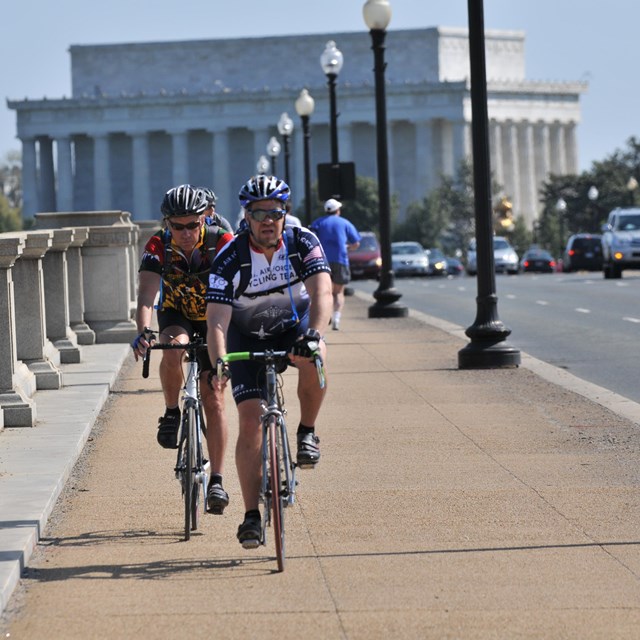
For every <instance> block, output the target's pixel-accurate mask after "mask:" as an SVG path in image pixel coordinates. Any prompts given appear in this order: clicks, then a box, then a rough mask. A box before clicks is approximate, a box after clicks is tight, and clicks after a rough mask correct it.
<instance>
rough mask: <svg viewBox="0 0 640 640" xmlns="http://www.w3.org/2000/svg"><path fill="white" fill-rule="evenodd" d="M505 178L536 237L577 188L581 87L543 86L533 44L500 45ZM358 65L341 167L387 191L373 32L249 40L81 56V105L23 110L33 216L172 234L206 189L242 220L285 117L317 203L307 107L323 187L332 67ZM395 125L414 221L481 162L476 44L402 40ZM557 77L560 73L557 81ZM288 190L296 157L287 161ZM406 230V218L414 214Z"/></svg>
mask: <svg viewBox="0 0 640 640" xmlns="http://www.w3.org/2000/svg"><path fill="white" fill-rule="evenodd" d="M485 35H486V48H487V56H486V60H487V84H488V86H487V90H488V100H489V104H488V111H489V119H490V136H491V138H490V147H491V165H492V171H493V173H494V176H495V179H496V180H497V181H498V182H499V183H501V184H503V185H504V187H505V194H506V195H508V196H509V197H510V198H511V199H512V200H513V205H514V212H515V213H516V215H524V216H525V219H526V220H527V222H528V223H529V224H531V222H532V221H533V220H534V219H535V218H536V216H537V212H538V203H537V190H538V187H539V185H540V183H541V181H543V180H544V179H545V178H546V177H547V175H548V174H549V172H554V173H565V172H577V170H578V164H577V140H576V138H577V135H576V129H577V125H578V123H579V121H580V103H579V100H580V95H581V93H582V92H584V91H585V90H586V84H585V83H581V82H574V81H571V82H545V81H534V80H528V79H527V78H526V75H525V52H524V49H525V35H524V33H523V32H521V31H492V30H487V32H486V34H485ZM328 40H335V42H336V44H337V46H338V48H339V49H340V50H341V51H342V52H343V54H344V67H343V69H342V71H341V73H340V75H339V77H338V84H337V100H338V111H339V117H338V140H339V146H338V148H339V159H340V161H353V162H355V164H356V171H357V173H358V174H359V175H365V176H372V177H375V176H376V166H375V163H376V160H375V158H376V154H375V144H376V137H375V99H374V86H373V80H374V78H373V72H372V67H373V54H372V51H371V48H370V47H371V39H370V36H369V33H368V32H366V31H363V32H358V33H331V34H314V35H300V36H282V37H268V38H248V39H220V40H200V41H186V42H154V43H134V44H106V45H89V46H84V45H83V46H75V45H74V46H71V48H70V54H71V80H72V96H71V97H62V98H56V99H51V98H43V99H25V100H9V101H8V104H9V107H10V108H11V109H14V110H15V111H16V113H17V129H18V131H17V133H18V137H19V138H20V140H21V141H22V148H23V186H24V215H25V216H26V217H28V216H32V215H34V214H35V213H37V212H44V211H90V210H114V209H115V210H125V211H130V212H131V214H132V217H133V220H147V219H152V218H158V217H159V215H160V213H159V204H160V201H161V199H162V196H163V194H164V192H165V191H166V190H167V189H168V188H170V187H171V186H174V185H176V184H180V183H183V182H191V183H193V184H197V185H202V186H205V185H206V186H210V187H212V188H213V189H214V190H215V191H216V193H217V194H218V198H219V203H218V210H219V211H221V212H222V213H224V214H226V215H228V217H229V218H230V219H234V218H235V215H236V213H237V212H238V204H237V198H236V194H237V191H238V188H239V187H240V185H241V184H242V183H243V182H244V180H246V178H248V177H249V176H250V175H252V174H253V173H255V172H256V162H257V160H258V158H259V157H260V156H261V155H266V145H267V142H268V140H269V138H270V137H271V136H273V135H275V136H277V135H278V134H277V129H276V124H277V121H278V119H279V117H280V114H281V113H282V112H285V111H286V112H288V113H289V115H290V116H291V117H292V119H293V120H294V123H295V130H294V132H293V135H292V137H291V139H290V145H289V147H290V167H291V177H290V181H291V183H292V185H291V186H292V188H293V193H294V204H297V203H299V202H300V200H301V199H302V198H303V195H304V189H303V184H304V182H303V180H304V176H303V164H302V157H303V137H302V130H301V126H300V120H299V118H298V117H297V115H296V113H295V108H294V102H295V100H296V98H297V97H298V95H299V93H300V90H301V89H302V88H303V87H306V88H307V89H308V90H309V92H310V94H311V95H312V96H313V98H314V99H315V102H316V108H315V111H314V113H313V115H312V116H311V120H310V122H311V161H312V172H313V178H312V179H313V180H315V179H316V171H315V166H316V164H317V163H321V162H329V161H330V135H329V93H328V87H327V82H326V77H325V76H324V74H323V72H322V69H321V67H320V63H319V58H320V54H321V53H322V51H323V50H324V47H325V44H326V42H327V41H328ZM386 59H387V63H388V64H387V72H386V78H387V83H388V85H387V119H388V126H389V135H388V137H389V154H390V159H389V168H390V180H391V189H392V192H394V193H396V194H397V195H398V198H399V201H400V203H401V207H402V212H404V210H405V208H406V206H407V205H408V204H409V203H410V202H412V201H415V200H419V199H421V198H422V197H423V196H424V195H425V194H426V193H427V192H428V191H429V190H430V189H431V188H433V187H434V186H436V185H437V184H438V181H439V179H440V176H441V175H442V174H451V173H453V172H454V170H455V167H456V166H457V164H458V163H459V161H460V160H461V159H463V158H465V157H470V156H471V100H470V83H469V47H468V32H467V30H466V29H457V28H429V29H415V30H399V31H394V30H390V31H389V32H388V36H387V53H386ZM549 73H550V74H552V73H553V69H550V70H549ZM277 168H278V171H277V172H278V173H279V174H280V175H283V171H282V168H283V157H282V154H281V155H280V157H279V158H278V167H277ZM401 215H402V213H401Z"/></svg>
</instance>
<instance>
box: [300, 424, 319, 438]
mask: <svg viewBox="0 0 640 640" xmlns="http://www.w3.org/2000/svg"><path fill="white" fill-rule="evenodd" d="M315 431H316V428H315V427H307V426H306V425H304V424H302V422H301V423H300V424H299V425H298V433H299V434H301V435H303V436H306V435H307V434H308V433H315Z"/></svg>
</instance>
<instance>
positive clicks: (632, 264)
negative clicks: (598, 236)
mask: <svg viewBox="0 0 640 640" xmlns="http://www.w3.org/2000/svg"><path fill="white" fill-rule="evenodd" d="M623 269H640V209H638V208H635V209H614V210H613V211H612V212H611V213H610V214H609V218H608V219H607V223H606V224H605V225H604V226H603V227H602V271H603V273H604V277H605V278H607V279H609V278H621V277H622V270H623Z"/></svg>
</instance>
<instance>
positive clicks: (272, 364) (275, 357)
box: [217, 350, 325, 571]
mask: <svg viewBox="0 0 640 640" xmlns="http://www.w3.org/2000/svg"><path fill="white" fill-rule="evenodd" d="M240 360H256V361H259V362H261V363H262V364H264V366H265V377H266V397H265V399H264V400H263V403H262V415H261V417H260V421H261V425H262V479H261V484H260V501H261V502H262V503H263V504H264V510H263V513H262V536H261V540H260V542H261V544H262V545H266V542H267V527H269V526H272V527H273V531H274V538H275V546H276V559H277V562H278V571H284V563H285V536H284V508H286V507H288V506H289V505H292V504H294V502H295V495H296V486H297V484H298V481H297V480H296V468H297V464H296V463H294V462H293V459H292V458H291V449H290V446H289V438H288V435H287V427H286V421H285V415H286V410H285V408H284V398H283V396H282V393H281V389H280V384H279V378H278V376H279V374H278V364H280V363H282V362H287V363H288V362H289V359H288V352H287V351H273V350H266V351H262V352H257V351H256V352H250V351H245V352H235V353H228V354H226V355H225V356H223V357H222V358H220V359H219V360H218V362H217V373H218V378H221V377H222V375H223V368H224V364H225V363H229V362H236V361H240ZM314 360H315V363H316V370H317V372H318V381H319V384H320V386H321V388H322V387H324V383H325V379H324V367H323V364H322V358H321V357H320V354H319V351H317V350H316V351H315V353H314Z"/></svg>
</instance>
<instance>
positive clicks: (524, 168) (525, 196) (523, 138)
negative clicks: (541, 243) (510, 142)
mask: <svg viewBox="0 0 640 640" xmlns="http://www.w3.org/2000/svg"><path fill="white" fill-rule="evenodd" d="M518 129H519V131H518V133H519V135H518V138H519V139H518V166H519V167H520V207H519V211H515V212H514V213H515V214H516V216H517V215H518V214H521V215H523V216H524V219H525V221H526V222H527V225H528V226H530V225H531V224H532V223H533V221H534V220H535V219H536V217H537V210H538V208H537V190H536V181H535V166H534V157H535V152H534V142H533V125H532V124H531V122H526V121H525V122H522V123H520V126H519V127H518Z"/></svg>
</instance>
